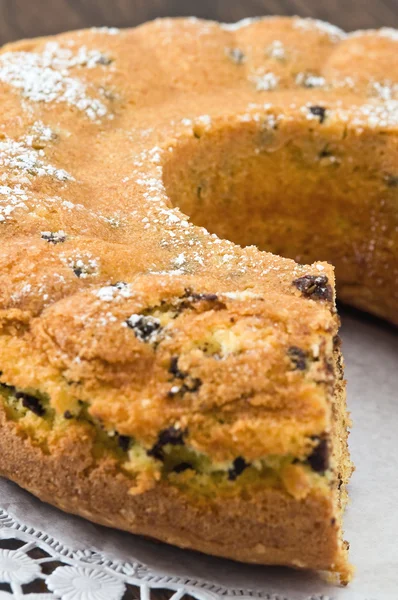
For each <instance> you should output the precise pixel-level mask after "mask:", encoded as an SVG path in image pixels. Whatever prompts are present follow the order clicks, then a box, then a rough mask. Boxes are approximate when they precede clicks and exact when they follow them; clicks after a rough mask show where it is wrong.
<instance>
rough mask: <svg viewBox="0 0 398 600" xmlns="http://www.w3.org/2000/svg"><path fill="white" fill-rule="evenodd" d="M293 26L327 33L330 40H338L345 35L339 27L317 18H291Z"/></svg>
mask: <svg viewBox="0 0 398 600" xmlns="http://www.w3.org/2000/svg"><path fill="white" fill-rule="evenodd" d="M293 27H294V28H295V29H302V30H303V31H318V32H319V33H323V34H325V35H327V36H328V37H329V39H330V40H331V41H332V42H338V41H340V40H342V39H344V38H345V37H346V36H347V34H346V33H345V31H343V30H342V29H340V27H336V25H332V24H331V23H328V22H327V21H321V20H319V19H310V18H307V19H303V18H300V17H296V18H295V19H294V20H293Z"/></svg>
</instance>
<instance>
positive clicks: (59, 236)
mask: <svg viewBox="0 0 398 600" xmlns="http://www.w3.org/2000/svg"><path fill="white" fill-rule="evenodd" d="M41 239H42V240H45V241H46V242H49V243H50V244H62V243H63V242H64V241H65V240H66V233H65V232H64V231H42V232H41Z"/></svg>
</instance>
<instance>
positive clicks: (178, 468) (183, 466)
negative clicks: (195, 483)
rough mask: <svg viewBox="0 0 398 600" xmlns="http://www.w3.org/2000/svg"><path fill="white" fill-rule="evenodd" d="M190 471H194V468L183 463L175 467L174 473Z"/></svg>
mask: <svg viewBox="0 0 398 600" xmlns="http://www.w3.org/2000/svg"><path fill="white" fill-rule="evenodd" d="M188 469H191V470H193V466H192V465H191V464H189V463H187V462H182V463H179V464H178V465H176V466H175V467H173V471H174V473H183V471H187V470H188Z"/></svg>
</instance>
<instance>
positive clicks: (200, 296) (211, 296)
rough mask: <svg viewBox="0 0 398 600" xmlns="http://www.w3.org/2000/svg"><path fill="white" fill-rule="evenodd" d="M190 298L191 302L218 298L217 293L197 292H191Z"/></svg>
mask: <svg viewBox="0 0 398 600" xmlns="http://www.w3.org/2000/svg"><path fill="white" fill-rule="evenodd" d="M190 298H191V299H192V301H193V302H200V301H201V300H206V301H207V302H217V300H218V296H217V294H197V293H196V292H192V293H191V294H190Z"/></svg>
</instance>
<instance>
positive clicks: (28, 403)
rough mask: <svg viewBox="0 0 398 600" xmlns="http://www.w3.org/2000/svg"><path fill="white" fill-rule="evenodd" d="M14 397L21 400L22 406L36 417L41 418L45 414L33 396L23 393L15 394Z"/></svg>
mask: <svg viewBox="0 0 398 600" xmlns="http://www.w3.org/2000/svg"><path fill="white" fill-rule="evenodd" d="M15 397H16V398H18V400H22V406H24V407H25V408H27V409H28V410H31V411H32V412H33V413H34V414H35V415H37V416H38V417H42V416H43V415H44V414H45V412H46V411H45V410H44V408H43V407H42V405H41V404H40V401H39V400H38V399H37V398H35V396H31V395H30V394H25V392H17V393H16V394H15Z"/></svg>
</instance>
